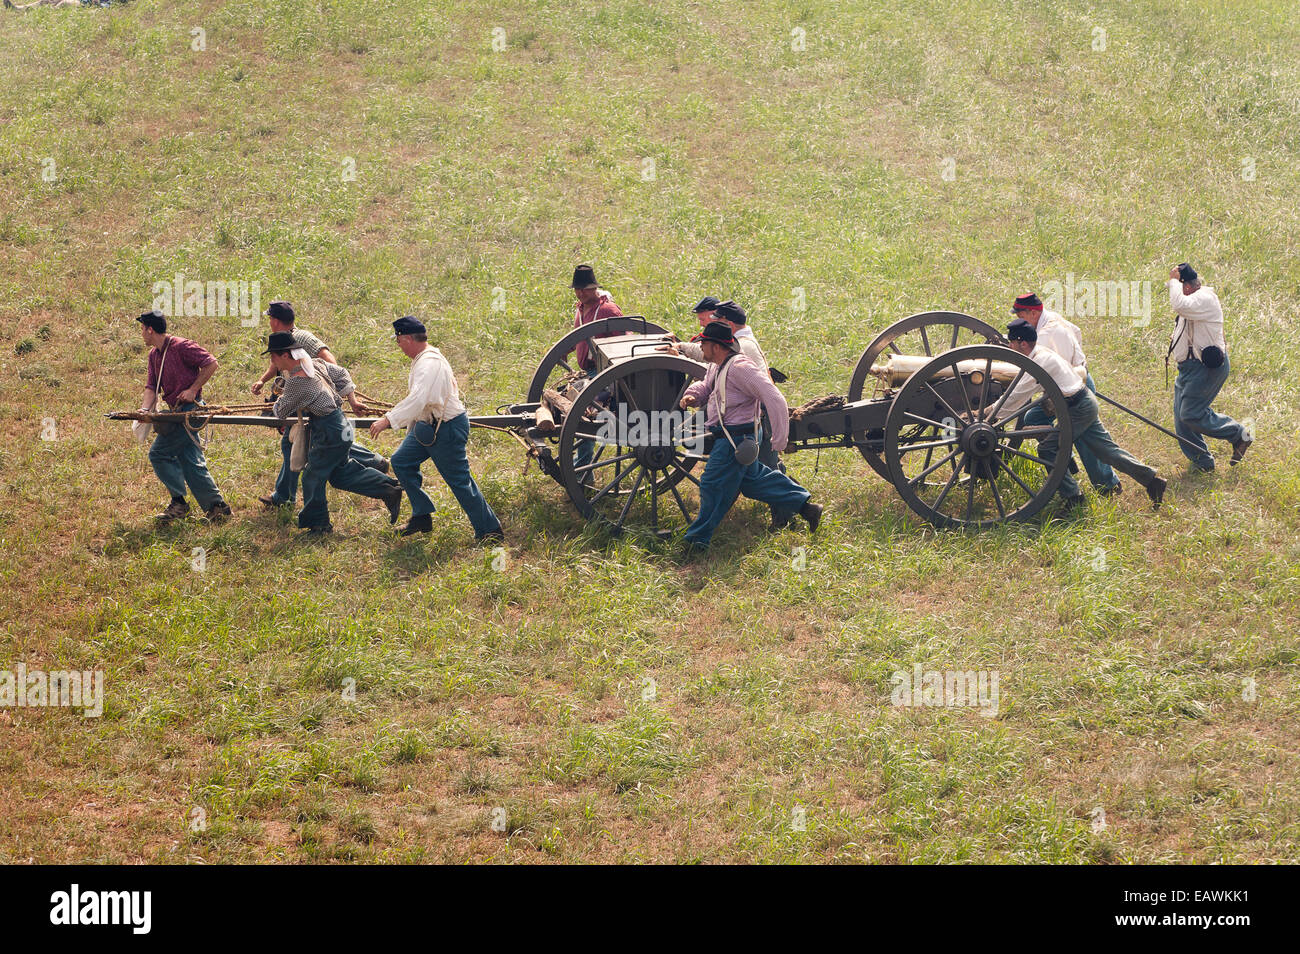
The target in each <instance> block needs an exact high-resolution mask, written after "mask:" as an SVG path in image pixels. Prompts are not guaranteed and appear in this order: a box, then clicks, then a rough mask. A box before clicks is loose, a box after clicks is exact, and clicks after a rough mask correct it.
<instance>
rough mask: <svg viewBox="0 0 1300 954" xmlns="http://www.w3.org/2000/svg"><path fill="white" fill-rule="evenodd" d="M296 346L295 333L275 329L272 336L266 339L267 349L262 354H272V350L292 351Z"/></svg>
mask: <svg viewBox="0 0 1300 954" xmlns="http://www.w3.org/2000/svg"><path fill="white" fill-rule="evenodd" d="M294 347H295V345H294V343H293V335H291V334H290V333H289V332H287V331H273V332H271V337H270V338H268V339H266V350H265V351H263V352H262V354H270V353H271V352H272V351H292V350H293V349H294Z"/></svg>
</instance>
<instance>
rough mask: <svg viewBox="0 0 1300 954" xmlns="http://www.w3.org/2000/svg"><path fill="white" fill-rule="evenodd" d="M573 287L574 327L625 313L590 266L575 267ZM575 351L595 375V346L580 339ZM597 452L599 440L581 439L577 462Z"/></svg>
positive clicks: (582, 463)
mask: <svg viewBox="0 0 1300 954" xmlns="http://www.w3.org/2000/svg"><path fill="white" fill-rule="evenodd" d="M572 288H573V294H574V296H575V297H576V298H577V299H578V307H577V308H576V309H574V312H573V327H575V328H581V327H582V326H583V325H586V324H590V323H591V322H593V321H599V320H600V319H602V318H618V317H620V316H621V315H622V314H623V311H622V309H620V308H619V307H618V305H616V304H614V298H613V296H612V295H610V293H609V292H607V291H605V289H603V288H601V287H600V285H599V284H598V283H597V282H596V270H595V269H593V268H592V267H591V266H590V265H579V266H578V267H577V268H575V269H574V270H573V282H572ZM596 337H597V338H612V337H614V335H596ZM573 350H574V357H576V358H577V360H578V367H580V368H582V370H583V371H586V372H587V377H592V376H593V375H595V373H596V359H595V357H594V356H593V355H592V353H591V346H590V345H589V344H587V342H585V341H579V342H578V344H577V346H576V347H575V348H574V349H573ZM594 453H595V441H592V440H591V439H590V438H581V439H579V440H578V442H577V446H576V448H575V449H574V452H573V462H574V464H575V465H576V466H578V467H585V466H587V465H588V464H590V463H591V459H592V457H593V456H594ZM590 479H591V475H590V474H587V476H586V477H584V478H583V480H584V481H590Z"/></svg>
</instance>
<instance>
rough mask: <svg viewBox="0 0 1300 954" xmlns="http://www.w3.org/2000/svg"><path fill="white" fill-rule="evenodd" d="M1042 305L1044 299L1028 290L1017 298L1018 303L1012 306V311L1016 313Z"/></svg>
mask: <svg viewBox="0 0 1300 954" xmlns="http://www.w3.org/2000/svg"><path fill="white" fill-rule="evenodd" d="M1042 307H1043V302H1042V299H1040V298H1039V297H1038V296H1037V295H1035V294H1034V293H1033V292H1026V293H1025V294H1023V295H1020V296H1018V297H1017V298H1016V303H1015V304H1014V305H1012V306H1011V313H1012V314H1013V315H1014V314H1015V313H1016V312H1018V311H1030V310H1031V309H1034V308H1042Z"/></svg>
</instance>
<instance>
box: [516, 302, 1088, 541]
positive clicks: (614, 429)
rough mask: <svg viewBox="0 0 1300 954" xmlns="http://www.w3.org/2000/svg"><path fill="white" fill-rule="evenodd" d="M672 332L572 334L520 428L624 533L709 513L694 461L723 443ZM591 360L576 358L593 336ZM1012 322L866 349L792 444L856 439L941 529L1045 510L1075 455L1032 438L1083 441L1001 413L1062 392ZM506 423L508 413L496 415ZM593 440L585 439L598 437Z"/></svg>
mask: <svg viewBox="0 0 1300 954" xmlns="http://www.w3.org/2000/svg"><path fill="white" fill-rule="evenodd" d="M671 340H673V337H672V335H671V334H670V333H669V332H668V331H667V330H665V329H663V328H662V327H660V326H658V325H655V324H654V323H653V322H649V321H646V320H645V319H642V318H639V317H624V318H613V319H606V320H603V321H597V322H592V323H590V324H588V325H584V326H582V327H581V328H577V329H575V330H574V331H572V332H570V333H569V334H568V335H566V336H565V337H564V338H562V339H561V340H560V341H558V342H557V343H556V344H555V346H553V347H552V348H551V349H550V351H548V352H547V354H546V356H545V357H544V358H543V360H542V362H541V363H540V364H539V365H538V368H537V371H536V373H535V374H534V376H533V380H532V383H531V385H530V390H529V395H528V398H529V400H528V401H527V402H523V403H520V404H517V405H512V406H511V407H510V409H509V414H510V415H513V416H514V417H515V420H514V421H513V423H511V424H509V425H508V426H510V427H511V429H513V430H514V431H515V433H516V434H517V436H519V437H520V438H521V439H523V440H524V441H525V443H526V446H528V448H529V454H530V455H531V456H533V457H535V458H536V459H537V460H538V462H539V464H540V465H541V468H542V470H543V471H544V472H545V473H547V474H549V475H550V476H551V477H553V478H554V479H555V480H556V481H557V482H558V483H560V485H561V486H562V487H564V489H565V491H566V493H567V494H568V495H569V498H570V500H571V501H572V502H573V504H574V506H575V507H576V508H577V510H578V512H579V513H581V514H582V515H583V516H584V517H586V518H587V519H589V520H596V521H599V522H601V523H603V524H605V525H607V526H608V527H609V528H610V529H611V530H612V531H614V532H623V531H627V530H633V529H635V530H638V531H644V532H650V533H654V534H659V535H664V534H668V533H671V532H673V530H675V529H680V528H681V527H683V526H685V525H686V524H688V523H689V522H690V521H691V519H692V518H693V516H694V513H695V495H694V490H693V485H694V486H698V477H697V474H696V473H693V471H695V470H696V468H697V467H702V465H703V461H704V460H705V458H706V457H707V456H708V452H709V448H710V446H711V442H712V440H713V438H712V437H710V436H709V435H708V434H707V433H706V432H705V431H704V428H703V414H702V412H695V413H687V412H683V411H681V410H680V409H679V408H678V403H679V401H680V400H681V398H682V396H683V394H684V393H685V391H686V388H687V387H689V385H690V384H691V383H692V382H694V381H698V380H700V379H702V378H703V377H704V374H705V371H706V370H707V367H706V365H704V364H701V363H699V362H696V361H692V360H690V359H688V358H685V357H681V356H674V355H670V354H666V353H664V352H662V351H660V350H659V349H660V348H661V347H662V346H663V345H664V344H665V343H667V342H669V341H671ZM580 341H584V342H586V343H587V344H588V347H589V348H590V354H591V356H592V367H591V368H589V369H586V370H585V371H584V369H581V368H576V367H574V366H571V365H570V364H569V362H568V360H567V359H568V356H569V354H570V353H572V352H573V351H574V349H575V348H576V346H577V344H578V342H580ZM1003 344H1005V342H1004V339H1003V338H1002V335H1001V334H1000V332H999V331H998V330H997V329H996V328H994V327H992V326H991V325H987V324H985V323H984V322H981V321H979V320H978V319H976V318H973V317H971V316H970V315H964V314H960V313H957V312H946V311H945V312H925V313H922V314H917V315H912V316H911V317H909V318H905V319H903V320H902V321H899V322H897V323H895V324H894V325H892V326H890V327H889V328H887V329H886V330H885V331H883V332H882V333H881V334H880V335H878V336H877V337H876V338H875V339H874V340H873V341H872V342H871V343H870V344H869V345H868V346H867V349H866V350H865V351H864V352H863V353H862V355H861V356H860V357H859V359H858V362H857V365H856V366H855V368H854V371H853V375H852V377H851V379H850V382H849V388H848V393H847V395H845V396H844V397H843V398H838V397H837V398H832V399H830V400H820V401H816V402H812V403H811V404H810V405H808V406H806V407H804V408H799V409H796V410H795V411H794V412H792V414H791V419H790V438H789V444H788V450H790V451H800V450H814V449H815V450H821V449H830V448H845V449H856V450H857V451H858V452H859V453H860V454H861V455H862V457H863V459H864V460H865V461H866V462H867V463H868V464H869V465H870V466H871V468H872V469H873V470H874V471H875V472H876V473H878V474H879V475H880V476H882V477H884V478H885V479H886V480H888V481H890V482H891V483H892V484H893V485H894V487H895V489H896V490H897V491H898V494H899V496H900V497H902V499H903V501H904V502H905V503H906V504H907V505H908V507H910V508H911V509H912V510H913V511H914V512H915V513H917V514H918V515H919V516H921V517H923V518H924V519H925V520H927V521H929V522H930V523H931V524H933V525H935V526H939V527H971V528H980V527H987V526H991V525H993V524H997V523H1002V522H1006V521H1023V520H1028V519H1030V518H1032V517H1033V516H1035V515H1036V514H1037V513H1038V512H1039V511H1041V510H1042V508H1043V507H1044V506H1045V505H1046V504H1047V503H1048V502H1049V501H1050V500H1051V498H1052V496H1053V495H1054V494H1055V493H1056V490H1057V488H1058V486H1059V485H1060V482H1061V480H1062V478H1063V477H1064V475H1065V472H1066V469H1067V467H1068V466H1069V460H1070V455H1069V454H1068V453H1065V454H1058V455H1057V459H1056V460H1055V461H1054V462H1053V463H1052V464H1051V465H1050V466H1049V465H1047V464H1046V463H1045V462H1044V461H1042V460H1041V459H1040V458H1038V457H1037V455H1035V454H1034V453H1033V452H1032V451H1031V450H1029V449H1027V448H1026V447H1025V446H1024V441H1026V440H1027V439H1028V440H1043V439H1046V438H1048V437H1049V436H1053V435H1055V437H1056V439H1057V440H1058V442H1059V444H1060V446H1061V447H1064V448H1069V447H1070V446H1071V439H1072V435H1071V433H1070V422H1069V419H1068V417H1055V418H1053V419H1052V420H1051V422H1050V423H1048V424H1041V425H1037V426H1032V427H1027V426H1025V425H1024V409H1021V410H1019V411H1018V412H1017V413H1016V414H1004V413H1002V402H1003V398H1004V397H1005V396H1006V395H1007V394H1008V393H1009V392H1010V390H1011V389H1012V388H1013V387H1015V386H1016V385H1017V384H1018V383H1020V382H1021V381H1023V380H1024V379H1025V378H1026V377H1029V378H1032V379H1033V381H1034V382H1035V387H1036V390H1038V391H1041V393H1042V397H1041V398H1040V400H1041V401H1045V402H1048V404H1049V405H1051V406H1063V402H1064V398H1063V396H1062V395H1061V392H1060V389H1059V388H1058V386H1057V385H1056V383H1055V382H1054V381H1053V380H1052V378H1051V377H1050V376H1049V375H1048V374H1047V372H1046V371H1045V370H1044V369H1043V368H1041V367H1040V366H1039V365H1037V364H1036V363H1035V362H1033V361H1031V360H1030V359H1029V358H1027V357H1025V356H1023V355H1021V354H1019V353H1017V352H1014V351H1011V350H1010V349H1008V348H1006V347H1002V345H1003ZM496 423H497V424H501V423H502V420H501V419H497V421H496ZM584 445H585V448H584Z"/></svg>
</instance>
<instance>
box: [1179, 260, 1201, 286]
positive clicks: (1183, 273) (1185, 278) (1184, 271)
mask: <svg viewBox="0 0 1300 954" xmlns="http://www.w3.org/2000/svg"><path fill="white" fill-rule="evenodd" d="M1196 278H1197V275H1196V269H1194V268H1192V266H1190V265H1188V264H1187V263H1186V262H1183V263H1182V264H1181V265H1179V266H1178V280H1179V281H1180V282H1182V283H1183V284H1185V285H1189V284H1191V283H1192V282H1194V281H1196Z"/></svg>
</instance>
